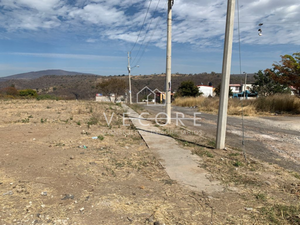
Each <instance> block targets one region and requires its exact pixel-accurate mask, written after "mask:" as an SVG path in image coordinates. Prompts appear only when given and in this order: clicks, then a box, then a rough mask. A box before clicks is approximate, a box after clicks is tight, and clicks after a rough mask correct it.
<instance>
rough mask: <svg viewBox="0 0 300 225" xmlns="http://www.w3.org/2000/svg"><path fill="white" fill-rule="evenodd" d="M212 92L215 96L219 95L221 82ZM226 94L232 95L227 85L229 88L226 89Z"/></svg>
mask: <svg viewBox="0 0 300 225" xmlns="http://www.w3.org/2000/svg"><path fill="white" fill-rule="evenodd" d="M214 92H215V94H216V96H220V93H221V84H219V85H218V86H217V87H216V88H215V90H214ZM228 95H229V96H232V95H233V93H232V90H231V88H230V87H229V90H228Z"/></svg>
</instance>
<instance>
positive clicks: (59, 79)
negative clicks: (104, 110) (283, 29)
mask: <svg viewBox="0 0 300 225" xmlns="http://www.w3.org/2000/svg"><path fill="white" fill-rule="evenodd" d="M111 77H117V78H118V79H124V80H125V82H128V76H124V75H123V76H120V75H119V76H107V77H106V76H96V75H61V76H60V75H47V76H42V77H38V78H35V79H34V78H32V79H28V78H27V79H7V80H4V81H2V82H0V89H2V88H5V87H9V86H12V85H13V86H15V87H16V88H17V89H18V90H21V89H27V88H31V89H35V90H37V91H38V93H39V94H50V95H54V96H59V97H62V98H65V99H93V98H94V97H95V94H96V93H98V92H101V90H97V89H96V85H97V83H99V82H101V81H102V80H103V79H109V78H111ZM165 79H166V76H165V74H152V75H139V76H132V82H131V83H132V93H133V95H132V97H133V101H135V97H136V93H137V92H139V91H140V90H141V89H142V88H144V87H145V86H148V87H149V88H151V89H152V90H154V89H156V88H158V89H159V90H160V91H164V90H165ZM186 80H191V81H193V82H194V83H195V84H196V85H201V84H204V85H208V83H209V82H211V83H212V85H213V86H214V87H216V86H218V85H219V84H220V83H221V74H218V73H211V74H208V73H201V74H172V91H176V90H177V89H178V87H179V85H180V83H181V82H182V81H186ZM243 81H244V75H232V76H231V82H230V83H238V84H240V83H243ZM253 81H254V78H253V74H249V75H248V82H253Z"/></svg>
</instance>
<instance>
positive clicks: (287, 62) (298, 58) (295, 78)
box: [265, 52, 300, 95]
mask: <svg viewBox="0 0 300 225" xmlns="http://www.w3.org/2000/svg"><path fill="white" fill-rule="evenodd" d="M280 57H281V61H280V62H279V63H274V64H273V68H272V69H266V70H265V72H267V73H269V74H270V76H271V77H272V79H273V80H274V81H275V82H278V83H280V84H282V85H284V86H292V87H294V88H295V89H296V92H297V94H299V95H300V52H298V53H294V54H293V55H284V56H280Z"/></svg>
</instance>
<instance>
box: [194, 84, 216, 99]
mask: <svg viewBox="0 0 300 225" xmlns="http://www.w3.org/2000/svg"><path fill="white" fill-rule="evenodd" d="M197 87H198V89H199V93H201V92H202V93H203V95H202V96H205V97H209V96H211V97H212V96H214V87H213V86H207V85H198V86H197Z"/></svg>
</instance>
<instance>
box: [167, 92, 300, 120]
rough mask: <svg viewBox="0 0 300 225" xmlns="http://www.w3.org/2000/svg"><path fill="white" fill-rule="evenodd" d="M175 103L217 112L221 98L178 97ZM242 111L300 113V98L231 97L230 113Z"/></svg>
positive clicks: (248, 112) (289, 96) (254, 112)
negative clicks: (246, 98)
mask: <svg viewBox="0 0 300 225" xmlns="http://www.w3.org/2000/svg"><path fill="white" fill-rule="evenodd" d="M173 104H174V105H176V106H183V107H193V106H197V107H198V108H199V110H200V111H203V112H212V113H217V112H218V108H219V98H217V97H215V98H205V97H196V98H194V97H188V98H176V99H175V101H174V103H173ZM242 112H244V115H249V116H250V115H257V114H268V113H288V114H300V99H299V98H297V97H295V96H291V95H274V96H269V97H260V98H257V99H254V100H247V101H241V100H239V99H229V102H228V114H229V115H241V114H242Z"/></svg>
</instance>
